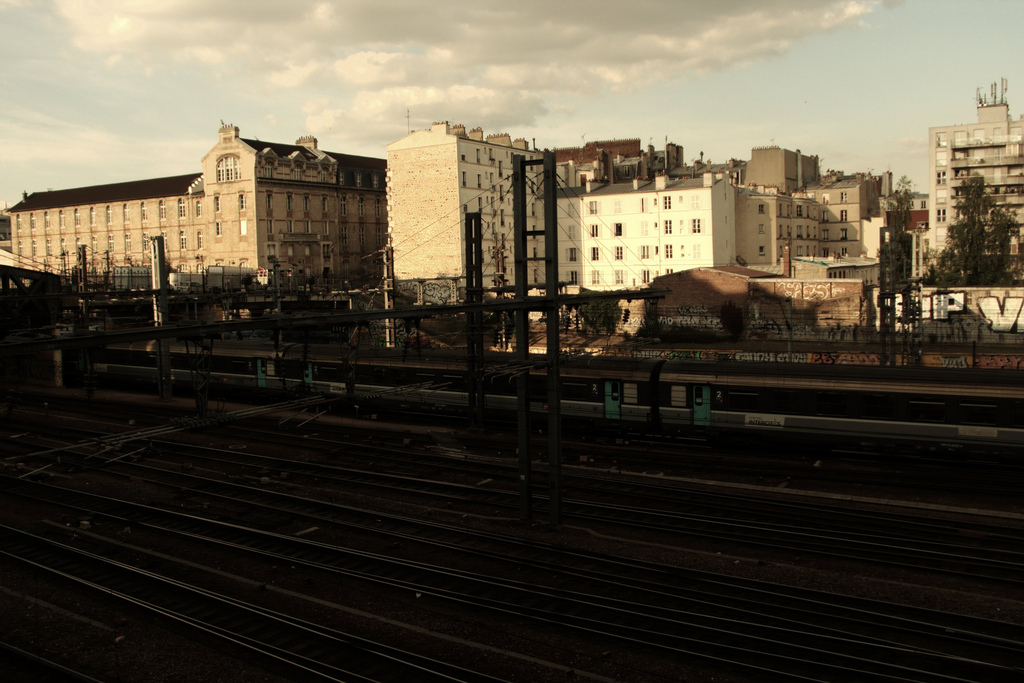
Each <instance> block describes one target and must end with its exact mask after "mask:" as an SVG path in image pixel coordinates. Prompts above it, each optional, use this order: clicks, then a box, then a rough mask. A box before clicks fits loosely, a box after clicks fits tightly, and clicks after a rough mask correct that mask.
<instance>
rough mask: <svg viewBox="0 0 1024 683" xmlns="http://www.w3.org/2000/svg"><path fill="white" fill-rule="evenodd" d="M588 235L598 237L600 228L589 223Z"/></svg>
mask: <svg viewBox="0 0 1024 683" xmlns="http://www.w3.org/2000/svg"><path fill="white" fill-rule="evenodd" d="M590 236H591V237H600V236H601V228H600V227H598V226H596V225H591V226H590Z"/></svg>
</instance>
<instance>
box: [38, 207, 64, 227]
mask: <svg viewBox="0 0 1024 683" xmlns="http://www.w3.org/2000/svg"><path fill="white" fill-rule="evenodd" d="M57 227H59V228H63V227H64V209H61V210H60V211H58V212H57ZM49 228H50V214H48V213H47V212H45V211H44V212H43V229H44V230H48V229H49Z"/></svg>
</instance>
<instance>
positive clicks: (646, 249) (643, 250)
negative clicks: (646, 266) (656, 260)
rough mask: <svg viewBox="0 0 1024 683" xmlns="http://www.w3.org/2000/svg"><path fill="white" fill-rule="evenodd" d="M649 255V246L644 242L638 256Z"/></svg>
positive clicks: (647, 256) (644, 256)
mask: <svg viewBox="0 0 1024 683" xmlns="http://www.w3.org/2000/svg"><path fill="white" fill-rule="evenodd" d="M650 257H651V248H650V247H649V246H648V245H646V244H645V245H643V246H642V247H640V258H650Z"/></svg>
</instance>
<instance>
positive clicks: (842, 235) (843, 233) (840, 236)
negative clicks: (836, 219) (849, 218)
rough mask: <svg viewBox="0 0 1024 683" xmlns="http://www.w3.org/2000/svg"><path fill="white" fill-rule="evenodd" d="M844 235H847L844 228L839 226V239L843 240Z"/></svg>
mask: <svg viewBox="0 0 1024 683" xmlns="http://www.w3.org/2000/svg"><path fill="white" fill-rule="evenodd" d="M846 235H847V232H846V228H840V229H839V239H840V240H845V239H846Z"/></svg>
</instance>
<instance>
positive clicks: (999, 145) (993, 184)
mask: <svg viewBox="0 0 1024 683" xmlns="http://www.w3.org/2000/svg"><path fill="white" fill-rule="evenodd" d="M1005 88H1006V83H1005V81H1004V82H1003V84H1002V91H1001V92H1000V93H999V94H998V95H997V94H996V84H992V89H991V92H990V93H989V94H988V95H983V94H982V93H981V92H980V91H979V93H978V121H977V123H964V124H957V125H953V126H934V127H932V128H929V129H928V139H929V141H930V145H931V148H932V152H931V154H930V156H929V161H928V168H929V171H930V173H929V181H928V195H929V198H930V201H929V208H930V211H929V225H928V233H927V237H926V238H925V244H924V245H923V246H924V249H925V251H926V252H929V253H931V254H932V255H933V256H934V255H935V254H936V253H937V252H939V251H941V250H942V248H943V246H944V245H945V242H946V230H947V228H948V226H949V224H950V223H951V222H953V221H954V220H955V218H956V216H955V210H956V198H957V196H958V191H959V188H960V185H961V184H962V183H963V182H964V181H965V180H966V179H967V178H969V177H971V176H981V177H983V178H984V179H985V183H986V184H987V185H988V186H989V191H990V192H991V193H992V195H993V196H994V197H995V199H996V201H997V202H998V203H1000V204H1003V205H1006V206H1009V207H1011V208H1012V209H1013V210H1014V211H1015V212H1016V213H1017V216H1018V220H1020V218H1021V215H1022V213H1021V212H1022V207H1024V149H1022V147H1021V144H1022V140H1021V130H1022V128H1024V117H1021V118H1018V119H1013V118H1012V117H1011V116H1010V106H1009V104H1007V102H1006V97H1005ZM1017 248H1018V247H1017V244H1016V243H1014V244H1013V245H1012V246H1011V249H1012V250H1013V253H1017Z"/></svg>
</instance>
